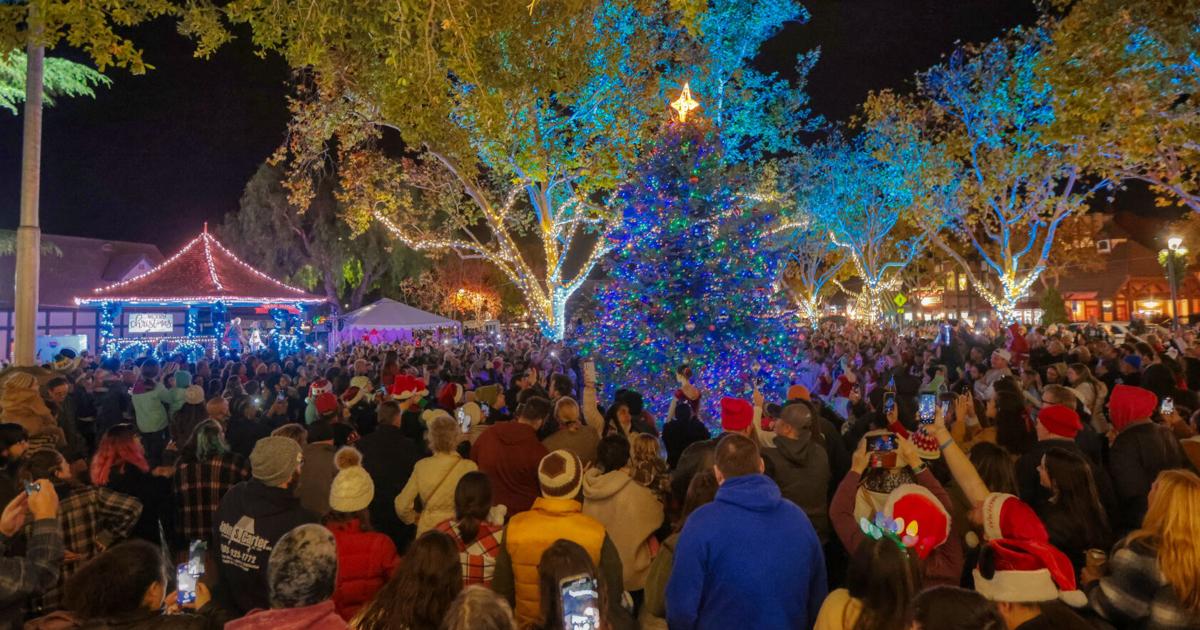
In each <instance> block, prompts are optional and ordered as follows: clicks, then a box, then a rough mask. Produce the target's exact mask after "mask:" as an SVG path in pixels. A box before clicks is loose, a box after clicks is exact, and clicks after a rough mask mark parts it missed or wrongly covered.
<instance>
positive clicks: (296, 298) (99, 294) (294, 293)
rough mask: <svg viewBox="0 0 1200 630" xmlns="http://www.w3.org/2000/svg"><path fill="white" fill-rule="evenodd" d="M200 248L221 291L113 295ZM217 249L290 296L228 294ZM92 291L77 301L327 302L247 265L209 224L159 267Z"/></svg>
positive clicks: (167, 302)
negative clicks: (219, 267)
mask: <svg viewBox="0 0 1200 630" xmlns="http://www.w3.org/2000/svg"><path fill="white" fill-rule="evenodd" d="M196 247H201V248H203V258H204V263H205V269H204V272H205V273H206V275H207V281H208V282H211V283H212V285H213V287H214V288H215V290H216V291H217V293H215V294H207V295H205V294H196V295H162V296H155V295H145V296H128V297H125V296H116V295H111V294H112V293H113V292H115V291H118V290H120V289H126V288H130V287H132V286H134V285H136V284H137V283H139V282H142V281H143V280H148V279H152V278H153V277H154V276H160V275H163V274H164V273H166V272H168V271H170V270H171V269H172V268H173V267H175V266H176V265H177V264H180V263H181V262H182V261H183V260H184V256H186V255H188V254H189V253H190V252H192V250H193V249H194V248H196ZM214 248H215V249H216V250H219V252H220V254H221V256H222V258H223V259H225V260H228V261H231V262H233V263H234V264H236V265H238V268H239V269H240V270H242V271H244V272H247V273H249V274H251V275H252V277H254V278H256V279H259V280H263V281H266V282H267V283H270V284H271V285H274V286H275V287H277V288H279V289H282V290H283V291H285V292H287V295H263V296H255V295H229V294H227V292H229V291H232V289H227V288H226V287H227V284H228V283H226V282H223V281H222V280H221V274H220V273H218V269H217V267H218V263H217V260H216V257H215V256H214V255H213V254H214ZM92 293H93V296H91V297H76V298H75V303H76V304H79V305H85V304H98V303H102V302H105V301H109V302H125V303H131V304H192V303H207V302H216V301H233V302H248V303H270V302H278V301H281V300H285V301H288V302H298V303H305V304H316V303H322V302H324V301H325V299H324V298H320V297H317V296H312V295H309V294H308V293H306V292H305V291H304V290H303V289H298V288H296V287H293V286H291V285H288V284H284V283H283V282H280V281H279V280H276V279H275V278H272V277H271V276H268V275H267V274H265V273H263V272H261V271H259V270H257V269H255V268H254V267H251V266H250V265H248V264H246V263H245V262H243V261H242V260H241V259H240V258H238V257H237V256H235V255H234V254H233V252H231V251H229V250H228V249H226V248H225V246H224V245H222V244H221V243H220V242H219V241H217V239H215V238H213V236H212V235H211V234H209V233H208V226H207V224H206V225H205V229H204V231H203V232H201V233H200V235H199V236H197V237H196V238H194V239H192V240H191V241H189V242H188V244H187V245H184V246H183V249H180V250H179V251H178V252H176V253H175V255H174V256H171V257H170V258H168V259H167V260H166V261H164V262H163V263H162V264H160V265H158V266H156V267H153V268H151V269H150V270H148V271H146V272H144V273H141V274H138V275H136V276H134V277H132V278H129V279H128V280H122V281H120V282H115V283H113V284H110V285H108V286H105V287H101V288H98V289H95V290H93V291H92Z"/></svg>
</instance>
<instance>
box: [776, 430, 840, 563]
mask: <svg viewBox="0 0 1200 630" xmlns="http://www.w3.org/2000/svg"><path fill="white" fill-rule="evenodd" d="M831 437H833V436H831ZM833 439H836V438H833ZM762 456H763V459H769V460H771V464H772V468H773V473H772V475H771V478H772V479H774V480H775V483H777V484H779V491H780V492H781V493H782V494H783V498H785V499H787V500H789V501H791V502H792V503H795V504H796V505H798V506H800V509H802V510H804V513H805V514H807V515H808V520H809V521H811V522H812V524H813V528H814V529H816V530H817V538H818V539H820V541H821V544H822V545H823V544H825V543H827V542H829V534H830V528H829V478H830V471H829V456H828V455H827V454H826V453H825V449H823V448H821V446H820V445H819V444H814V443H813V442H812V440H810V439H804V440H797V439H793V438H786V437H783V436H781V435H776V436H775V448H765V449H763V450H762Z"/></svg>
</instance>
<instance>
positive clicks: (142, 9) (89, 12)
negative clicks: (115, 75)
mask: <svg viewBox="0 0 1200 630" xmlns="http://www.w3.org/2000/svg"><path fill="white" fill-rule="evenodd" d="M177 9H178V7H177V6H176V3H175V2H174V1H173V0H103V1H97V0H28V1H26V2H20V3H16V2H12V3H4V4H0V50H8V51H12V50H24V49H25V47H26V46H27V45H29V44H30V43H33V44H40V45H42V46H44V47H45V48H46V49H47V50H51V49H53V48H55V47H57V46H58V45H60V44H66V45H68V46H70V47H72V48H77V49H79V50H82V51H83V52H84V53H86V54H87V55H88V57H90V58H91V60H92V62H93V63H95V64H96V68H97V69H99V70H100V72H104V71H105V70H106V69H108V68H109V67H110V66H113V67H117V68H126V69H128V70H129V71H130V72H132V73H133V74H142V73H144V72H145V71H146V70H149V69H152V68H153V67H154V66H152V65H149V64H147V63H146V62H145V61H144V60H143V59H142V51H141V49H139V48H138V47H137V46H136V45H135V44H134V42H133V40H132V39H130V38H128V37H126V36H125V35H122V34H121V33H120V31H124V30H126V29H129V28H130V27H133V26H137V25H138V24H141V23H143V22H146V21H149V20H152V19H154V18H157V17H160V16H164V15H170V14H172V13H175V12H176V10H177ZM49 69H50V61H49V60H47V70H49ZM47 74H49V72H47Z"/></svg>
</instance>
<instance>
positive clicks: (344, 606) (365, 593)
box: [326, 519, 400, 621]
mask: <svg viewBox="0 0 1200 630" xmlns="http://www.w3.org/2000/svg"><path fill="white" fill-rule="evenodd" d="M326 527H328V528H329V531H331V532H333V538H334V540H335V541H337V554H338V576H337V589H336V590H335V591H334V593H333V603H334V605H335V606H336V607H337V613H338V615H340V616H341V617H342V619H345V620H347V621H349V620H350V618H351V617H353V616H354V614H355V613H357V612H358V609H359V608H362V607H363V605H364V604H366V603H367V602H369V601H371V598H372V597H374V596H375V593H376V592H378V591H379V589H381V588H383V585H384V584H385V583H386V582H387V581H388V578H390V577H392V573H393V572H394V571H395V570H396V567H397V566H398V565H399V564H400V557H399V556H397V555H396V546H395V545H394V544H392V539H391V538H388V537H387V535H386V534H380V533H379V532H364V531H363V530H362V527H361V526H360V525H359V522H358V519H354V520H351V521H346V522H344V523H329V524H328V525H326Z"/></svg>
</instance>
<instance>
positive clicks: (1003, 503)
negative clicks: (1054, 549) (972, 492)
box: [983, 492, 1050, 543]
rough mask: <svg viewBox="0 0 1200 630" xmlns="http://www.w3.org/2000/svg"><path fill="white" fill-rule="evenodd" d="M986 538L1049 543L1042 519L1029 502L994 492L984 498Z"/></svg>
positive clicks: (984, 533) (984, 529)
mask: <svg viewBox="0 0 1200 630" xmlns="http://www.w3.org/2000/svg"><path fill="white" fill-rule="evenodd" d="M983 537H984V539H985V540H999V539H1009V540H1033V541H1037V542H1043V543H1049V542H1050V535H1049V534H1047V533H1046V526H1045V525H1043V524H1042V519H1040V518H1038V516H1037V513H1035V512H1034V511H1033V508H1031V507H1029V504H1028V503H1026V502H1024V501H1022V500H1020V499H1018V498H1017V497H1015V496H1013V495H1011V494H1005V493H1003V492H993V493H991V494H989V495H987V497H986V498H984V500H983Z"/></svg>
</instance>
